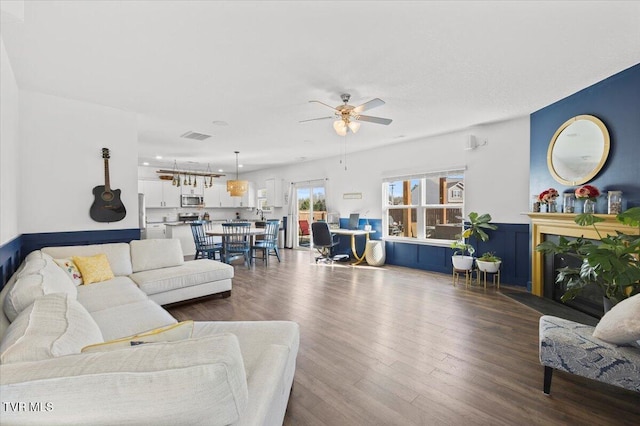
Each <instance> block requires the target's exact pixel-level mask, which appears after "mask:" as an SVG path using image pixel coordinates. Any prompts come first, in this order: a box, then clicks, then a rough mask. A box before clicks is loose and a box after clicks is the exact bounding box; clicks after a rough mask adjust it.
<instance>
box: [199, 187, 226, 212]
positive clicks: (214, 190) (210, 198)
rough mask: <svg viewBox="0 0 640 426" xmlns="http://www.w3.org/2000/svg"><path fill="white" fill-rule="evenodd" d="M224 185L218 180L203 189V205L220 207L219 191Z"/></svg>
mask: <svg viewBox="0 0 640 426" xmlns="http://www.w3.org/2000/svg"><path fill="white" fill-rule="evenodd" d="M223 189H226V187H223V185H222V184H221V183H219V182H214V183H213V186H211V187H209V188H206V189H205V190H204V206H205V207H214V208H215V207H221V205H220V193H221V191H222V190H223Z"/></svg>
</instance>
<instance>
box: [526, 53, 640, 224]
mask: <svg viewBox="0 0 640 426" xmlns="http://www.w3.org/2000/svg"><path fill="white" fill-rule="evenodd" d="M581 114H589V115H593V116H596V117H598V118H599V119H600V120H602V122H603V123H604V124H605V126H607V129H608V131H609V136H610V138H611V149H610V151H609V158H608V160H607V163H606V164H605V166H604V168H603V169H602V170H601V171H600V173H599V174H598V175H597V176H596V177H595V179H593V180H592V181H591V182H589V184H591V185H594V186H596V187H597V188H598V189H600V191H601V193H603V196H601V197H599V199H598V200H597V205H596V212H597V213H606V212H607V198H606V191H608V190H621V191H622V196H623V199H624V201H623V209H627V208H630V207H635V206H640V64H637V65H634V66H633V67H631V68H628V69H626V70H624V71H622V72H620V73H618V74H615V75H613V76H611V77H609V78H607V79H605V80H603V81H601V82H599V83H596V84H594V85H592V86H589V87H587V88H586V89H583V90H581V91H579V92H577V93H575V94H573V95H571V96H569V97H567V98H565V99H562V100H560V101H558V102H556V103H554V104H551V105H549V106H547V107H545V108H543V109H541V110H539V111H536V112H534V113H533V114H531V130H530V131H531V145H530V146H531V148H530V152H531V160H530V191H531V194H539V193H540V192H542V191H543V190H545V189H547V188H549V187H553V188H556V189H557V190H558V191H559V192H560V193H562V192H567V191H570V190H574V189H575V188H576V187H567V186H564V185H562V184H560V183H559V182H556V181H555V180H554V179H553V177H552V176H551V174H550V172H549V169H548V167H547V149H548V147H549V142H550V141H551V138H552V136H553V134H554V133H555V132H556V130H557V129H558V127H560V126H561V125H562V123H564V122H565V121H567V120H568V119H570V118H571V117H574V116H576V115H581ZM580 204H581V203H580V202H578V206H577V210H578V211H579V212H580V211H581V208H582V206H581V205H580Z"/></svg>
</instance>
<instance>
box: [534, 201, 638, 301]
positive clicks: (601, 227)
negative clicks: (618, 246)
mask: <svg viewBox="0 0 640 426" xmlns="http://www.w3.org/2000/svg"><path fill="white" fill-rule="evenodd" d="M527 215H528V216H529V217H530V218H531V293H533V294H535V295H536V296H542V293H543V288H544V281H543V280H544V255H543V253H540V252H538V251H536V246H537V245H538V244H540V243H541V242H543V241H544V239H545V235H560V236H563V237H574V238H578V237H584V238H589V239H593V240H598V239H600V237H598V233H597V232H596V231H595V229H593V226H580V225H578V224H577V223H575V222H574V219H575V218H576V216H577V215H575V214H569V213H527ZM595 216H597V217H600V218H602V219H604V222H599V223H597V224H596V226H597V227H598V231H599V232H600V235H601V236H603V237H604V236H606V235H607V234H615V233H616V231H620V232H624V233H625V234H632V235H639V231H638V228H635V227H631V226H627V225H623V224H622V223H620V222H618V221H617V220H616V215H613V214H596V215H595Z"/></svg>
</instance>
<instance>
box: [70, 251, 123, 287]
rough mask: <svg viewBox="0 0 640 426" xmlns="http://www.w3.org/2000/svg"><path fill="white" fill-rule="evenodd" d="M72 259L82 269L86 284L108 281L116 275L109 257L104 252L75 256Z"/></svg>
mask: <svg viewBox="0 0 640 426" xmlns="http://www.w3.org/2000/svg"><path fill="white" fill-rule="evenodd" d="M72 259H73V263H75V264H76V265H77V266H78V269H80V273H81V274H82V284H84V285H87V284H93V283H99V282H102V281H108V280H110V279H112V278H113V277H114V275H113V271H112V270H111V266H110V265H109V259H107V255H106V254H104V253H100V254H96V255H94V256H73V257H72Z"/></svg>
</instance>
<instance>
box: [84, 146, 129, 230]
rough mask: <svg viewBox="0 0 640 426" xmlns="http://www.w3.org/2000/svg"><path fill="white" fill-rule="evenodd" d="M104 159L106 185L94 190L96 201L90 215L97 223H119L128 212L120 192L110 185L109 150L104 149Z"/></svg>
mask: <svg viewBox="0 0 640 426" xmlns="http://www.w3.org/2000/svg"><path fill="white" fill-rule="evenodd" d="M102 158H103V159H104V185H98V186H96V187H95V188H93V196H94V197H95V200H94V201H93V204H92V205H91V209H90V210H89V215H90V216H91V219H93V220H95V221H96V222H117V221H119V220H122V219H124V217H125V216H126V215H127V210H126V209H125V208H124V204H122V201H121V200H120V190H119V189H111V185H110V184H109V148H102Z"/></svg>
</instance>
